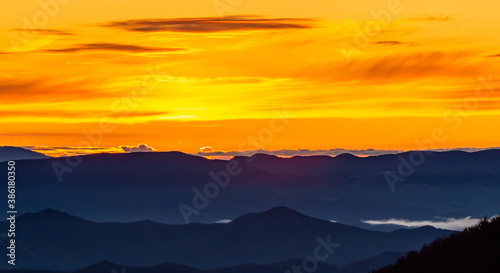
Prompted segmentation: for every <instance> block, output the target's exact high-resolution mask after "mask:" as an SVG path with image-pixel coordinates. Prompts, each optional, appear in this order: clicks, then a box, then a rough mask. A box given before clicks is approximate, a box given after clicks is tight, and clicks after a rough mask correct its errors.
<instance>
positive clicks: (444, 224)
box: [361, 216, 481, 230]
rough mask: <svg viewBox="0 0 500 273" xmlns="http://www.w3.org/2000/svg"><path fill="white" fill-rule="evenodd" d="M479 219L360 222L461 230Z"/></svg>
mask: <svg viewBox="0 0 500 273" xmlns="http://www.w3.org/2000/svg"><path fill="white" fill-rule="evenodd" d="M480 220H481V219H476V218H472V217H471V216H467V217H465V218H443V219H442V220H434V221H432V220H424V221H411V220H406V219H394V218H391V219H388V220H366V221H363V220H362V221H361V222H363V223H365V224H369V225H398V226H404V227H422V226H433V227H435V228H441V229H449V230H462V229H464V228H465V227H469V226H473V225H475V224H477V223H478V222H479V221H480Z"/></svg>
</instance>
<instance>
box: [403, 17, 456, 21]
mask: <svg viewBox="0 0 500 273" xmlns="http://www.w3.org/2000/svg"><path fill="white" fill-rule="evenodd" d="M409 20H411V21H450V20H451V18H450V17H448V16H423V17H414V18H410V19H409Z"/></svg>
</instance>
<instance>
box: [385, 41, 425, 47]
mask: <svg viewBox="0 0 500 273" xmlns="http://www.w3.org/2000/svg"><path fill="white" fill-rule="evenodd" d="M375 44H377V45H385V46H396V45H408V46H415V45H416V43H414V42H400V41H376V42H375Z"/></svg>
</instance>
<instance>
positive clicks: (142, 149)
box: [120, 143, 155, 153]
mask: <svg viewBox="0 0 500 273" xmlns="http://www.w3.org/2000/svg"><path fill="white" fill-rule="evenodd" d="M120 148H122V150H124V151H125V152H127V153H137V152H153V151H155V149H154V148H153V147H151V146H148V145H147V144H144V143H141V144H139V145H137V146H135V147H134V146H125V145H123V146H120Z"/></svg>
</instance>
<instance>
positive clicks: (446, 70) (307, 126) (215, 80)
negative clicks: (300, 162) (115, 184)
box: [0, 0, 500, 156]
mask: <svg viewBox="0 0 500 273" xmlns="http://www.w3.org/2000/svg"><path fill="white" fill-rule="evenodd" d="M1 1H2V9H0V16H1V17H2V21H1V22H0V146H4V145H10V146H22V147H30V149H33V150H38V151H42V152H43V151H45V153H47V154H50V155H56V156H57V155H67V154H71V153H76V154H78V153H92V152H102V151H111V152H124V151H125V152H128V151H137V150H141V149H144V150H145V151H151V150H156V151H171V150H175V151H182V152H187V153H200V152H201V153H204V152H207V153H224V152H227V151H237V152H244V151H256V150H261V151H280V150H286V151H288V152H287V153H288V154H289V153H290V152H289V151H290V150H291V151H297V152H296V153H297V154H304V150H307V151H313V152H311V153H322V152H321V151H323V153H324V151H328V150H335V149H344V150H347V151H359V150H364V151H365V152H364V154H372V153H373V152H371V149H373V150H376V151H389V152H394V151H402V150H416V149H454V148H473V149H483V148H488V147H498V146H500V145H499V142H498V139H500V138H499V137H500V130H499V129H496V125H497V124H498V121H499V120H500V119H499V118H500V110H499V109H500V108H499V106H500V95H499V92H498V88H499V86H500V81H499V78H500V75H498V73H499V72H498V71H500V69H499V68H500V35H498V34H499V32H500V18H499V17H498V15H497V13H498V9H499V5H500V4H499V3H498V1H493V0H478V1H462V2H457V1H451V0H433V1H427V0H400V1H398V0H389V1H387V0H370V1H368V0H364V1H363V0H352V1H348V2H346V1H331V0H328V1H327V0H313V1H304V0H290V1H287V2H285V3H284V2H282V1H263V0H251V1H250V0H215V1H213V0H185V1H170V0H162V1H157V0H142V1H135V0H133V1H115V0H110V1H96V0H86V1H82V0H40V1H39V0H36V1H35V0H23V2H22V4H19V2H12V1H5V0H1ZM140 144H143V145H140ZM299 150H302V152H300V151H299ZM314 151H316V152H314ZM318 151H319V152H318ZM362 154H363V153H362Z"/></svg>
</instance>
